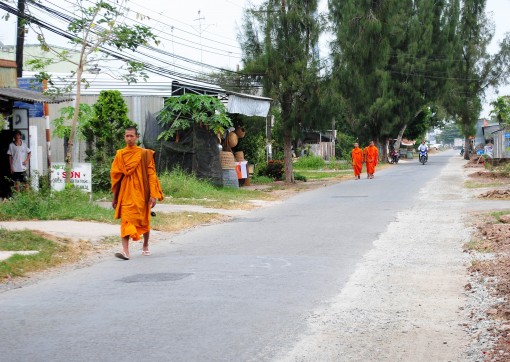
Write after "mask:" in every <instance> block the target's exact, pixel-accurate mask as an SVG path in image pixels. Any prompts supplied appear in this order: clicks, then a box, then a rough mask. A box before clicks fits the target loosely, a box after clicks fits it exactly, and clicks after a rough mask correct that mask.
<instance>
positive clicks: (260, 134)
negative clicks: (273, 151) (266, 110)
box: [231, 114, 266, 165]
mask: <svg viewBox="0 0 510 362" xmlns="http://www.w3.org/2000/svg"><path fill="white" fill-rule="evenodd" d="M231 118H232V121H233V123H234V126H237V125H239V126H241V127H243V128H244V130H245V132H246V134H245V136H244V137H243V138H239V142H238V144H237V146H236V147H235V148H234V149H233V151H234V152H236V151H243V152H244V158H245V159H246V160H248V161H249V162H250V163H251V164H254V165H257V164H259V163H263V162H265V161H266V152H265V147H266V119H265V118H263V117H247V116H242V115H239V114H234V115H232V116H231Z"/></svg>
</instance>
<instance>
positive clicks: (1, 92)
mask: <svg viewBox="0 0 510 362" xmlns="http://www.w3.org/2000/svg"><path fill="white" fill-rule="evenodd" d="M73 99H74V98H72V97H69V96H67V97H65V96H52V95H47V94H43V93H41V92H36V91H33V90H29V89H21V88H0V100H12V101H23V102H27V103H63V102H69V101H72V100H73Z"/></svg>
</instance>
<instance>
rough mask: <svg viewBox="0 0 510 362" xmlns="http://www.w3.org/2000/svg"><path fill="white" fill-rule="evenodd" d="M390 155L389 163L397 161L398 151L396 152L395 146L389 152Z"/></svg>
mask: <svg viewBox="0 0 510 362" xmlns="http://www.w3.org/2000/svg"><path fill="white" fill-rule="evenodd" d="M390 157H391V163H397V162H398V159H399V153H398V152H397V150H396V149H395V148H394V149H393V150H392V151H391V152H390Z"/></svg>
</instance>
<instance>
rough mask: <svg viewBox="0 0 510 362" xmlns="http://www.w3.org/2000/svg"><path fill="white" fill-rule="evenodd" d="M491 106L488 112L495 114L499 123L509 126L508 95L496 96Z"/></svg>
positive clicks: (509, 108) (509, 104) (509, 109)
mask: <svg viewBox="0 0 510 362" xmlns="http://www.w3.org/2000/svg"><path fill="white" fill-rule="evenodd" d="M491 106H492V107H493V108H492V110H491V112H490V114H491V115H493V116H495V117H496V119H497V120H498V122H499V123H500V124H504V125H506V126H510V96H502V97H498V99H496V100H495V101H494V102H491Z"/></svg>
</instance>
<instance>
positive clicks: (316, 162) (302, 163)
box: [294, 155, 326, 170]
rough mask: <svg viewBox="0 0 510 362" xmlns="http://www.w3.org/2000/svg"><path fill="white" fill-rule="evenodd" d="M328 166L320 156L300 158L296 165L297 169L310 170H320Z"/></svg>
mask: <svg viewBox="0 0 510 362" xmlns="http://www.w3.org/2000/svg"><path fill="white" fill-rule="evenodd" d="M325 166H326V161H324V159H323V158H322V157H320V156H313V155H312V156H305V157H300V158H299V159H298V160H297V162H295V163H294V168H296V169H305V170H306V169H308V170H312V169H313V170H318V169H322V168H324V167H325Z"/></svg>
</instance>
